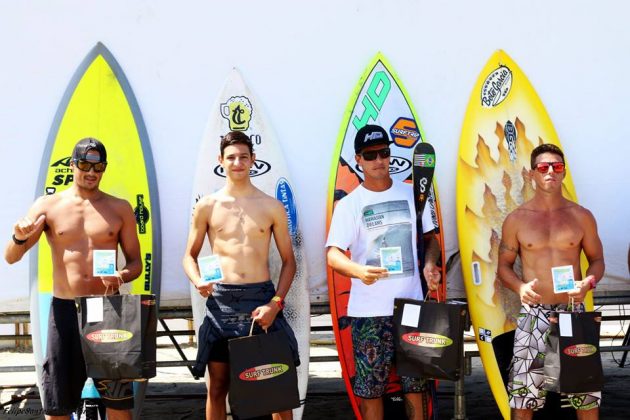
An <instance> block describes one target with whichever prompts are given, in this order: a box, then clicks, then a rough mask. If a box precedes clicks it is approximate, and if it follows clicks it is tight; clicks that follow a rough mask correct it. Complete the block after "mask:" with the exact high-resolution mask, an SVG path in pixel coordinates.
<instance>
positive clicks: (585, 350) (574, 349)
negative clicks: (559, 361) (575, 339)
mask: <svg viewBox="0 0 630 420" xmlns="http://www.w3.org/2000/svg"><path fill="white" fill-rule="evenodd" d="M562 352H563V353H564V354H566V355H567V356H571V357H586V356H592V355H594V354H595V353H597V348H596V347H595V346H594V345H592V344H574V345H572V346H569V347H567V348H565V349H564V350H562Z"/></svg>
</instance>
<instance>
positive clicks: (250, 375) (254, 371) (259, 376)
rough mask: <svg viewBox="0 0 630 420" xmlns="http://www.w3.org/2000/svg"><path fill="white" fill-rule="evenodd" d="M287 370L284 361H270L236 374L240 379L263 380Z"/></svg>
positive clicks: (287, 366) (287, 367)
mask: <svg viewBox="0 0 630 420" xmlns="http://www.w3.org/2000/svg"><path fill="white" fill-rule="evenodd" d="M288 371H289V365H285V364H284V363H271V364H268V365H260V366H256V367H253V368H249V369H246V370H244V371H243V372H241V373H240V374H239V375H238V378H239V379H240V380H241V381H264V380H265V379H271V378H275V377H276V376H280V375H282V374H283V373H286V372H288Z"/></svg>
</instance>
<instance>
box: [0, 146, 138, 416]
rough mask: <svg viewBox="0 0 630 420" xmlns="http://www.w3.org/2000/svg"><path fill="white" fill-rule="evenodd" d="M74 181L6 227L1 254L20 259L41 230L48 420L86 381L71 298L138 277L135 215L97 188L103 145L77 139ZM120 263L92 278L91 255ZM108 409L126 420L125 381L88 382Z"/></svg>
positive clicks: (69, 408) (64, 411)
mask: <svg viewBox="0 0 630 420" xmlns="http://www.w3.org/2000/svg"><path fill="white" fill-rule="evenodd" d="M70 166H71V167H72V173H73V176H74V184H73V185H72V186H71V187H70V188H68V189H67V190H66V191H63V192H61V193H58V194H53V195H45V196H42V197H40V198H38V199H37V200H36V201H35V203H34V204H33V205H32V207H31V208H30V209H29V211H28V213H27V215H26V217H24V218H23V219H21V220H19V221H18V222H17V223H16V224H15V226H14V227H13V237H12V239H11V240H9V242H8V244H7V246H6V250H5V253H4V258H5V259H6V260H7V262H8V263H9V264H13V263H14V262H17V261H19V260H20V259H21V258H22V257H23V256H24V254H25V253H26V252H27V251H28V250H29V249H30V248H31V247H32V246H33V245H35V244H36V243H37V241H38V240H39V238H40V237H41V235H42V232H43V233H45V234H46V239H47V240H48V244H49V245H50V248H51V251H52V263H53V300H52V303H51V308H50V319H49V324H48V343H47V351H46V359H45V360H44V368H43V373H42V378H41V383H42V388H43V393H44V395H43V398H42V400H43V402H44V413H45V414H46V418H47V419H69V418H70V413H71V412H73V411H75V410H76V409H77V407H78V406H79V403H80V401H81V390H82V389H83V384H84V382H85V380H86V372H85V362H84V361H83V354H82V352H81V344H80V336H79V330H78V322H77V311H76V308H75V303H74V298H75V297H77V296H85V295H102V294H104V293H105V290H106V289H107V288H109V290H110V291H112V290H113V291H116V290H118V287H119V286H120V284H121V282H130V281H132V280H134V279H135V278H136V277H138V276H139V275H140V272H141V271H142V261H141V257H140V243H139V241H138V236H137V233H136V219H135V216H134V214H133V210H132V209H131V206H130V205H129V203H128V202H127V201H125V200H121V199H119V198H116V197H113V196H111V195H109V194H106V193H104V192H103V191H101V190H99V183H100V181H101V178H102V177H103V173H104V171H105V169H106V167H107V152H106V151H105V146H103V144H102V143H101V142H100V141H98V140H96V139H92V138H85V139H83V140H81V141H79V142H78V143H77V144H76V146H75V147H74V151H73V152H72V160H71V163H70ZM118 245H120V247H121V249H122V252H123V254H124V255H125V261H126V265H125V267H124V268H123V269H122V270H119V271H117V272H116V276H112V277H93V276H92V252H93V251H94V250H95V249H118ZM94 382H95V384H96V387H97V389H98V390H99V392H100V393H101V397H102V399H103V402H104V404H105V406H106V407H107V418H108V419H131V408H133V389H132V383H130V382H129V383H118V382H114V381H105V380H102V379H94Z"/></svg>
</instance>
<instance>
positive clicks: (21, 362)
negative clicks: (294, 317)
mask: <svg viewBox="0 0 630 420" xmlns="http://www.w3.org/2000/svg"><path fill="white" fill-rule="evenodd" d="M322 322H324V323H325V322H326V321H325V320H321V319H317V318H314V320H313V325H316V324H319V323H322ZM175 328H177V326H175ZM620 328H621V326H620V325H618V324H610V325H607V326H606V328H604V332H605V333H606V334H609V335H610V334H617V333H618V331H619V330H620ZM179 341H180V342H182V344H183V345H184V352H185V354H186V355H187V357H188V358H194V355H195V351H196V350H195V347H194V346H193V345H190V344H188V339H187V338H180V339H179ZM312 343H313V345H312V347H311V355H312V356H330V355H336V349H335V347H334V345H332V335H331V334H329V333H317V334H315V333H313V339H312ZM604 344H605V345H609V344H610V343H609V342H606V343H604ZM615 344H616V345H620V344H621V340H620V339H617V340H616V341H615ZM471 346H472V347H474V344H469V345H467V347H468V348H471ZM620 357H621V353H614V354H612V353H603V363H604V373H605V376H606V384H605V387H604V392H603V406H602V409H601V418H603V419H627V418H629V417H630V415H629V414H628V413H629V412H630V398H629V397H628V391H627V387H628V385H627V384H629V383H630V370H629V369H630V368H629V367H626V368H619V367H618V366H617V364H616V363H615V361H614V358H616V359H619V358H620ZM158 360H160V361H164V360H180V359H179V356H178V354H177V352H176V351H175V350H174V349H173V347H172V346H170V345H169V344H168V341H166V340H165V339H160V341H159V349H158ZM32 365H33V356H32V353H30V352H29V351H21V352H16V351H13V350H11V351H4V352H0V366H2V367H5V366H32ZM34 383H35V373H34V372H12V373H0V388H1V389H0V404H1V407H0V419H41V418H42V414H41V405H40V402H39V398H38V392H37V387H36V386H34ZM453 390H454V386H453V383H449V382H442V384H441V386H440V389H439V392H438V394H439V402H438V404H439V406H438V412H439V417H440V418H443V419H450V418H452V417H453V402H454V399H453ZM147 395H148V396H147V399H146V401H145V405H144V410H143V415H142V418H143V419H159V420H165V419H168V420H178V419H202V418H203V414H204V404H205V384H204V383H203V381H202V380H195V379H194V378H193V377H192V376H191V375H190V373H189V372H188V370H187V369H186V368H183V367H175V368H160V369H158V374H157V376H156V378H154V379H152V380H151V381H150V383H149V388H148V393H147ZM465 397H466V415H467V417H468V418H469V419H485V420H487V419H498V418H500V415H499V411H498V409H497V408H496V405H495V404H494V400H493V399H492V395H491V393H490V390H489V387H488V385H487V382H486V379H485V374H484V371H483V368H482V367H481V364H480V360H479V358H473V359H472V374H471V375H470V376H466V377H465ZM12 399H14V400H15V402H13V403H11V402H10V401H11V400H12ZM352 417H353V415H352V410H351V407H350V403H349V401H348V398H347V396H346V393H345V389H344V386H343V382H342V380H341V371H340V368H339V363H337V362H326V363H321V362H317V363H310V365H309V389H308V395H307V401H306V407H305V411H304V419H307V420H309V419H326V420H331V419H349V418H352ZM548 418H553V419H554V420H559V419H560V418H561V417H558V416H553V417H550V416H548Z"/></svg>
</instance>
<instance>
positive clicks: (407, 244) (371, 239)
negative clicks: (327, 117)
mask: <svg viewBox="0 0 630 420" xmlns="http://www.w3.org/2000/svg"><path fill="white" fill-rule="evenodd" d="M413 203H414V199H413V187H412V186H411V185H410V184H406V183H402V182H394V183H393V184H392V186H391V187H390V188H389V189H387V190H386V191H381V192H374V191H370V190H368V189H366V188H364V187H363V184H361V185H360V186H358V187H357V188H356V189H355V190H354V191H352V192H351V193H350V194H348V195H347V196H346V197H344V198H342V199H341V200H340V201H339V202H338V203H337V206H336V207H335V210H334V212H333V218H332V222H331V224H330V231H329V233H328V240H327V241H326V247H329V246H334V247H337V248H339V249H341V250H342V251H345V250H346V249H349V250H350V252H351V253H352V256H351V257H352V261H354V262H356V263H358V264H361V265H373V266H377V267H380V266H381V260H380V249H381V248H385V247H400V248H401V251H402V271H403V272H402V274H390V275H389V277H386V278H383V279H379V280H378V281H376V282H375V283H373V284H371V285H366V284H364V283H363V282H362V281H361V280H359V279H356V278H352V279H351V280H352V288H351V290H350V301H349V303H348V315H349V316H352V317H373V316H391V315H393V313H394V299H395V298H411V299H422V287H421V285H420V277H419V273H418V264H417V261H418V256H417V249H416V217H415V209H414V204H413ZM428 208H429V203H427V206H425V209H424V211H423V214H422V226H423V231H424V232H425V233H426V232H429V231H431V230H434V229H436V226H435V224H434V222H433V219H432V217H431V212H430V211H428V210H427V209H428Z"/></svg>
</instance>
